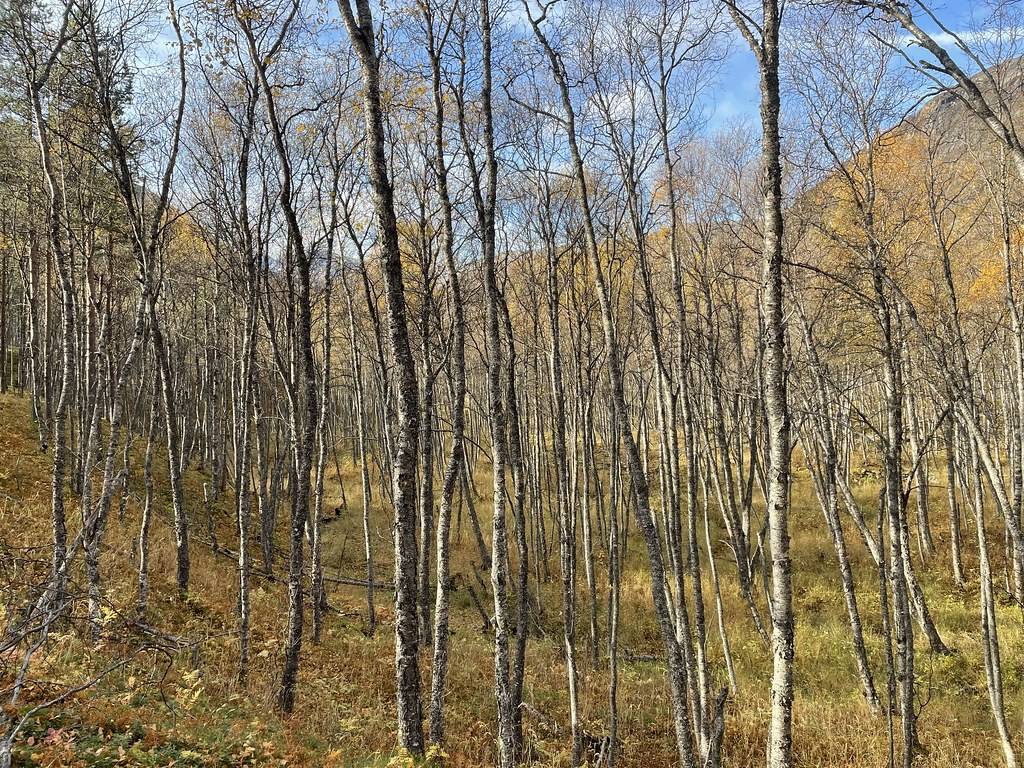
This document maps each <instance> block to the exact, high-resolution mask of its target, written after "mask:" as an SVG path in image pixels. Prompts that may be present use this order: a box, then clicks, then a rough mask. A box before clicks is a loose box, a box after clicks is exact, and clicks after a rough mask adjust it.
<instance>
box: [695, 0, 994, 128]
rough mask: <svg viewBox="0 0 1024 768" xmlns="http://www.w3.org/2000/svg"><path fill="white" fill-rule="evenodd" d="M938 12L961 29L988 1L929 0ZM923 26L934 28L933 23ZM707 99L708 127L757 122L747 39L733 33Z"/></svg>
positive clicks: (979, 18) (754, 72)
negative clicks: (725, 57)
mask: <svg viewBox="0 0 1024 768" xmlns="http://www.w3.org/2000/svg"><path fill="white" fill-rule="evenodd" d="M929 6H930V7H932V8H933V10H934V11H935V15H936V16H938V18H939V19H940V20H941V21H942V23H943V24H945V25H946V26H947V27H948V28H950V29H952V30H954V31H957V32H959V31H962V30H965V29H967V28H969V27H971V26H972V24H978V23H983V21H984V18H985V13H986V10H987V8H986V4H985V3H980V2H972V0H937V2H934V3H929ZM920 21H921V24H922V26H924V27H925V28H927V29H929V31H931V30H932V29H934V27H933V25H930V24H925V21H924V20H923V19H921V20H920ZM711 90H712V92H711V93H709V94H708V96H707V98H706V99H705V100H704V110H705V116H706V118H707V127H708V128H709V129H710V130H712V131H713V130H716V129H721V128H724V127H726V126H728V125H730V124H732V123H735V122H754V121H756V120H757V116H758V102H759V98H760V95H759V93H758V74H757V64H756V63H755V62H754V57H753V55H752V54H751V53H750V50H749V49H748V48H747V45H746V43H744V41H743V40H742V39H741V38H740V37H739V35H738V34H736V35H734V42H733V45H732V50H731V51H730V53H729V56H728V58H727V59H726V60H725V61H724V62H723V64H722V67H721V73H720V75H719V78H718V81H717V83H716V84H715V86H714V87H713V88H712V89H711Z"/></svg>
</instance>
